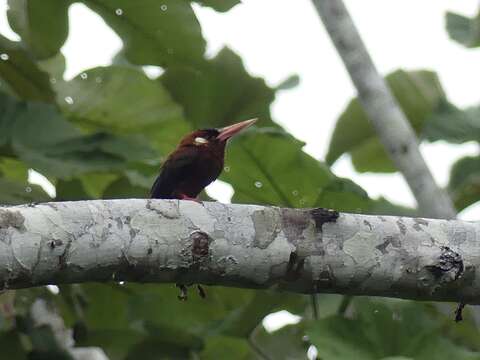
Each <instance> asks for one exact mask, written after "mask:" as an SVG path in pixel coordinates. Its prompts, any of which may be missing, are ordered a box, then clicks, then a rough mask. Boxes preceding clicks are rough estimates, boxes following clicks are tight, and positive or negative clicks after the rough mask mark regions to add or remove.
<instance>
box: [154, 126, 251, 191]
mask: <svg viewBox="0 0 480 360" xmlns="http://www.w3.org/2000/svg"><path fill="white" fill-rule="evenodd" d="M254 122H255V120H247V121H243V122H241V123H238V124H234V125H231V126H227V127H225V128H222V129H204V130H197V131H194V132H193V133H191V134H188V135H187V136H185V137H184V138H183V139H182V140H181V141H180V144H179V145H178V146H177V148H176V149H175V151H174V152H172V153H171V154H170V155H169V156H168V158H167V160H166V161H165V162H164V164H163V166H162V168H161V171H160V174H159V176H158V177H157V179H156V180H155V183H154V184H153V186H152V190H151V194H150V196H151V197H152V198H155V199H187V200H194V199H196V197H197V196H198V194H200V192H201V191H202V190H203V189H204V188H205V187H206V186H207V185H208V184H210V183H211V182H213V181H214V180H215V179H216V178H217V177H218V176H219V175H220V173H221V172H222V169H223V164H224V157H225V146H226V143H227V141H228V139H230V138H231V137H232V136H233V135H235V134H237V133H238V132H240V131H241V130H242V129H244V128H246V127H248V126H250V125H252V124H253V123H254Z"/></svg>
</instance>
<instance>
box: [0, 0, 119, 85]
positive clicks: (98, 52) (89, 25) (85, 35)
mask: <svg viewBox="0 0 480 360" xmlns="http://www.w3.org/2000/svg"><path fill="white" fill-rule="evenodd" d="M0 1H1V0H0ZM68 14H69V35H68V39H67V41H66V42H65V44H64V45H63V47H62V52H63V54H64V55H65V58H66V60H67V70H66V72H65V79H67V80H69V79H71V78H73V77H74V76H76V75H78V74H79V73H80V72H82V71H83V70H87V69H90V68H94V67H97V66H108V65H110V64H111V63H112V58H113V56H115V55H116V54H117V53H118V52H119V51H120V49H121V48H122V41H121V39H120V38H119V37H118V35H117V34H116V33H115V32H114V31H113V30H112V29H111V28H110V27H109V26H107V24H105V22H104V21H103V19H102V18H101V17H100V16H99V15H97V14H96V13H94V12H93V11H91V10H90V9H89V8H87V7H86V6H85V5H83V4H79V3H75V4H73V5H71V6H70V8H69V11H68Z"/></svg>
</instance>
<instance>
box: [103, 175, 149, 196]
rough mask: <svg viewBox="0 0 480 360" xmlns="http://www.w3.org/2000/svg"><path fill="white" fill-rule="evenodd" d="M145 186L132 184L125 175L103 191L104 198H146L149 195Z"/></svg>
mask: <svg viewBox="0 0 480 360" xmlns="http://www.w3.org/2000/svg"><path fill="white" fill-rule="evenodd" d="M148 194H149V192H148V190H147V189H145V188H144V187H140V186H135V185H132V183H131V182H130V181H129V180H128V179H127V178H125V177H122V178H119V179H117V180H115V181H113V182H112V183H111V184H110V185H108V186H107V188H106V189H105V191H104V192H103V195H102V198H103V199H144V198H146V197H148Z"/></svg>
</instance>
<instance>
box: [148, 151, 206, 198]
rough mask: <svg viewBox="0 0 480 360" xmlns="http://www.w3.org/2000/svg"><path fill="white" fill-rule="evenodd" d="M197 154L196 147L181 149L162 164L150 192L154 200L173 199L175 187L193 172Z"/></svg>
mask: <svg viewBox="0 0 480 360" xmlns="http://www.w3.org/2000/svg"><path fill="white" fill-rule="evenodd" d="M198 157H199V152H198V150H197V148H196V147H187V148H183V149H182V151H176V152H174V153H172V154H171V155H170V156H169V157H168V159H167V160H166V161H165V163H164V164H163V166H162V168H161V170H160V175H158V177H157V179H156V180H155V183H154V184H153V186H152V190H151V191H150V197H151V198H154V199H174V198H175V194H174V193H175V190H176V188H177V186H178V185H179V184H180V183H182V182H183V181H185V179H187V178H188V177H189V176H190V175H191V173H192V171H194V166H195V162H196V161H198Z"/></svg>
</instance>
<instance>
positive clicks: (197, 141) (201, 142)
mask: <svg viewBox="0 0 480 360" xmlns="http://www.w3.org/2000/svg"><path fill="white" fill-rule="evenodd" d="M194 142H195V145H205V144H208V140H207V139H205V138H202V137H196V138H195V140H194Z"/></svg>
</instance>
